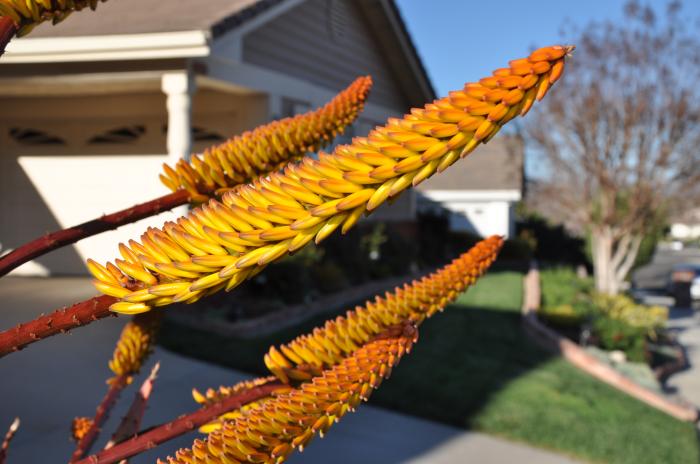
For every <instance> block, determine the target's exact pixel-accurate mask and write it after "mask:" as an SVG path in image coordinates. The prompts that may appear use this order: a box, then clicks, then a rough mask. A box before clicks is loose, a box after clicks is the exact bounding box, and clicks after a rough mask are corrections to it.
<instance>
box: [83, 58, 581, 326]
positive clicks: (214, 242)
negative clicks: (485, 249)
mask: <svg viewBox="0 0 700 464" xmlns="http://www.w3.org/2000/svg"><path fill="white" fill-rule="evenodd" d="M572 49H573V47H563V46H554V47H547V48H542V49H539V50H536V51H535V52H533V53H532V54H531V55H530V56H529V57H528V58H524V59H520V60H515V61H511V63H510V67H508V68H503V69H499V70H496V71H495V72H494V74H493V76H491V77H487V78H484V79H481V80H480V81H479V82H478V83H472V84H467V85H465V87H464V90H461V91H457V92H452V93H450V95H449V96H448V97H446V98H443V99H441V100H437V101H435V102H434V103H432V104H428V105H426V106H425V108H423V109H414V110H412V111H411V114H409V115H406V116H405V117H404V118H403V119H390V120H389V123H388V124H387V125H386V126H384V127H379V128H377V129H375V130H373V131H372V132H370V134H369V135H368V136H367V137H360V138H356V139H354V140H353V143H352V144H350V145H343V146H339V147H337V148H336V149H335V151H334V153H333V154H332V155H328V154H321V156H320V159H318V160H315V159H313V158H310V157H307V158H304V159H303V160H302V162H300V163H298V164H294V165H288V166H287V167H286V168H285V169H284V171H283V172H276V173H273V174H270V175H269V176H267V177H261V178H259V179H257V180H255V181H254V182H252V183H251V184H247V185H243V186H239V187H237V188H236V189H235V190H233V191H230V192H228V193H226V194H225V195H224V196H223V198H222V202H218V201H215V200H211V201H210V202H208V203H207V204H205V205H203V206H201V207H200V208H196V209H194V210H193V211H192V212H191V213H190V214H189V215H188V216H187V217H183V218H180V219H179V220H178V222H177V223H173V222H168V223H166V224H165V225H164V227H163V228H162V229H149V230H148V231H147V232H146V233H145V234H144V235H142V236H141V243H138V242H135V241H130V242H129V246H128V247H127V246H125V245H122V246H120V251H121V254H122V257H123V259H118V260H116V261H115V265H116V266H115V265H111V264H110V265H108V266H107V267H103V266H101V265H99V264H97V263H95V262H94V261H89V262H88V267H89V269H90V270H91V271H92V272H93V274H94V275H95V277H96V278H97V280H98V283H97V286H98V289H99V290H100V291H102V292H103V293H106V294H108V295H112V296H115V297H117V298H120V299H121V301H119V302H117V303H115V304H113V305H112V307H111V309H112V310H113V311H116V312H121V313H127V314H136V313H141V312H145V311H149V310H151V309H152V308H153V307H155V306H162V305H167V304H171V303H175V302H187V303H191V302H194V301H197V300H198V299H200V298H202V297H204V296H206V295H209V294H211V293H214V292H217V291H219V290H222V289H226V290H230V289H232V288H234V287H236V286H237V285H239V284H240V283H241V282H243V281H245V280H246V279H248V278H250V277H252V276H254V275H256V274H257V273H259V272H260V271H262V270H263V269H264V267H265V266H267V265H268V264H269V263H271V262H273V261H276V260H277V259H279V258H281V257H283V256H285V255H286V254H287V253H290V252H293V251H296V250H298V249H300V248H301V247H303V246H304V245H306V244H307V243H309V242H310V241H311V240H315V241H316V243H318V242H320V241H322V240H323V239H325V238H326V237H327V236H328V235H330V234H331V233H332V232H333V231H335V230H336V229H338V228H340V229H341V230H342V231H343V232H345V231H347V230H348V229H350V228H351V227H352V226H353V225H355V223H356V222H357V221H358V220H359V218H360V216H361V215H362V214H365V213H369V212H371V211H373V210H374V209H376V208H377V207H378V206H379V205H381V204H382V203H384V202H385V201H386V200H387V199H389V198H390V197H393V196H396V195H398V194H400V193H401V192H403V191H404V190H405V189H407V188H408V187H410V186H411V185H414V186H415V185H417V184H418V183H420V182H421V181H423V180H425V179H426V178H428V177H430V176H431V175H433V174H434V173H435V172H440V171H442V170H444V169H446V168H447V167H449V166H450V165H451V164H452V163H454V162H455V161H456V160H458V159H459V158H460V157H464V156H466V155H467V154H469V153H471V152H472V151H473V150H474V148H476V146H477V145H479V143H481V142H485V141H487V140H489V139H490V138H491V137H493V136H494V135H495V134H496V132H498V130H499V129H500V127H501V126H502V125H503V124H505V123H506V122H508V121H510V120H511V119H512V118H514V117H515V116H517V115H523V114H525V113H527V111H529V109H530V108H531V107H532V104H533V102H534V101H535V100H539V99H541V98H543V97H544V96H545V94H546V93H547V91H548V90H549V88H550V86H551V85H552V84H553V83H554V82H556V80H557V79H558V78H559V77H560V76H561V74H562V71H563V66H564V60H565V58H566V55H567V54H568V53H569V52H570V51H571V50H572ZM115 270H116V273H113V272H112V271H115ZM128 279H131V280H132V281H134V283H135V284H136V285H139V286H140V287H141V289H139V290H135V291H130V290H127V289H125V288H124V287H123V285H122V282H124V280H128Z"/></svg>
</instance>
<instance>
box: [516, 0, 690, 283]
mask: <svg viewBox="0 0 700 464" xmlns="http://www.w3.org/2000/svg"><path fill="white" fill-rule="evenodd" d="M575 34H576V35H578V38H577V39H574V40H572V42H573V43H576V44H577V53H576V57H575V59H574V60H571V62H570V63H569V66H574V67H575V68H576V71H575V72H569V73H567V78H566V79H564V80H563V81H564V82H562V84H563V88H561V89H559V90H560V91H559V92H556V93H555V94H554V95H552V97H551V98H550V99H549V100H548V101H547V103H546V104H547V105H548V108H546V109H544V110H541V111H538V112H537V113H536V115H533V116H534V117H533V118H532V119H531V120H530V121H529V123H528V124H526V126H525V133H526V134H527V135H528V136H529V140H530V141H532V142H534V144H533V145H534V147H535V148H536V149H537V150H538V151H539V152H540V153H541V154H542V155H544V159H545V160H547V161H548V162H547V171H548V172H546V173H538V174H539V175H540V176H541V178H540V179H539V180H538V185H539V188H538V189H537V191H538V193H539V195H540V196H541V201H540V203H545V204H546V206H547V208H548V209H549V212H550V213H553V214H554V215H555V216H556V219H558V220H560V221H562V222H564V223H566V224H567V225H569V226H570V227H573V228H575V229H577V230H578V231H580V232H582V233H587V234H589V237H590V239H591V254H592V259H593V267H594V275H595V283H596V288H597V290H598V291H601V292H605V293H610V294H615V293H618V292H619V290H620V288H621V284H622V283H623V282H624V279H625V278H626V276H627V274H628V273H629V271H630V269H631V267H632V265H633V264H634V261H635V258H636V256H637V253H638V251H639V246H640V243H641V241H642V238H643V237H644V235H645V234H647V233H649V232H650V230H652V228H654V227H657V225H658V223H659V221H663V220H665V218H666V216H667V214H668V213H669V212H671V211H672V210H674V209H677V208H681V209H682V208H688V207H690V206H692V204H691V202H692V201H693V200H694V199H697V196H696V195H695V194H696V193H697V190H698V188H697V186H696V183H697V181H698V179H700V163H699V161H700V124H698V123H699V119H700V86H698V82H700V80H699V79H698V78H699V77H700V40H699V39H698V35H697V34H696V31H693V30H691V29H690V25H689V20H687V19H686V18H684V17H683V15H682V5H681V4H680V2H669V3H668V4H667V6H666V11H665V12H664V13H663V14H659V13H658V12H657V11H654V10H653V9H651V8H649V7H645V6H642V5H640V3H638V2H637V1H630V2H628V3H627V4H626V5H625V20H624V21H622V22H619V23H615V24H613V23H610V22H605V23H593V24H591V25H589V26H588V27H587V28H585V29H584V30H582V31H576V32H575ZM696 204H697V203H696Z"/></svg>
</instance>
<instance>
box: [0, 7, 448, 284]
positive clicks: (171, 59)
mask: <svg viewBox="0 0 700 464" xmlns="http://www.w3.org/2000/svg"><path fill="white" fill-rule="evenodd" d="M365 74H371V75H372V76H373V79H374V83H375V84H374V88H373V90H372V93H371V97H370V99H369V102H368V104H367V106H366V108H365V110H364V112H363V113H362V115H361V116H360V119H359V120H358V121H357V123H356V124H355V125H354V126H353V128H352V129H350V130H349V131H348V132H346V135H345V136H344V140H348V139H349V137H351V136H352V135H363V134H365V133H366V132H368V131H369V130H370V129H371V128H372V127H374V126H376V125H379V124H382V123H383V122H384V121H385V120H386V119H387V118H388V117H390V116H397V115H401V114H403V113H405V112H406V111H407V110H408V109H409V108H410V107H411V106H417V105H423V104H424V102H426V101H430V100H432V99H434V98H435V95H434V92H433V89H432V86H431V84H430V81H429V79H428V77H427V74H426V72H425V70H424V69H423V66H422V64H421V61H420V59H419V57H418V55H417V53H416V50H415V49H414V47H413V45H412V43H411V39H410V37H409V35H408V33H407V31H406V29H405V27H404V24H403V21H402V19H401V16H400V14H399V12H398V10H397V8H396V6H395V5H394V3H393V1H391V0H358V1H353V0H261V1H255V0H206V1H190V2H164V1H157V0H114V1H109V2H107V3H104V4H100V6H99V8H98V9H97V11H96V12H94V13H93V12H88V11H86V12H82V13H79V14H74V15H72V16H71V17H70V18H68V19H67V20H66V21H64V22H62V23H60V24H59V25H57V26H51V25H50V24H44V25H41V26H39V27H38V28H37V29H36V30H35V31H33V32H32V34H30V35H29V37H27V38H23V39H16V40H13V41H12V42H11V43H10V45H9V46H8V48H7V52H6V53H5V55H4V56H3V57H2V58H0V108H2V111H0V211H2V214H3V220H2V221H0V253H2V252H3V251H8V250H10V249H12V248H14V247H16V246H18V245H20V244H22V243H24V242H25V241H27V240H29V239H32V238H35V237H37V236H39V235H41V234H43V233H45V232H47V231H52V230H56V229H59V228H63V227H67V226H72V225H75V224H78V223H81V222H83V221H85V220H89V219H92V218H94V217H96V216H99V215H101V214H103V213H109V212H113V211H117V210H120V209H123V208H126V207H129V206H131V205H133V204H136V203H140V202H143V201H147V200H150V199H152V198H155V197H158V196H160V195H163V194H164V193H167V190H166V189H165V187H163V186H162V185H160V182H159V181H158V174H159V172H160V170H161V164H162V163H163V162H170V163H174V162H175V161H176V160H177V159H179V158H182V157H187V156H189V154H190V153H191V151H192V150H194V151H200V150H202V149H203V148H204V147H206V146H208V145H211V144H213V143H216V142H218V141H221V140H223V139H225V138H227V137H229V136H231V135H234V134H237V133H241V132H243V131H245V130H247V129H250V128H253V127H255V126H257V125H259V124H262V123H265V122H267V121H270V120H272V119H275V118H279V117H284V116H288V115H292V114H295V113H298V112H300V111H306V110H307V109H309V108H312V107H318V106H320V105H322V104H324V103H325V102H326V101H328V100H329V99H330V98H332V96H333V95H334V94H335V93H336V92H337V91H339V90H341V89H342V88H344V87H345V86H346V85H347V84H349V83H350V82H351V81H352V80H353V79H354V78H355V77H356V76H359V75H365ZM413 205H414V201H413V199H412V197H411V196H407V197H406V198H402V199H401V200H399V202H397V204H396V205H395V206H394V207H393V208H392V209H386V210H385V211H383V212H378V214H380V215H381V214H384V215H385V217H386V218H388V219H391V218H396V217H400V218H401V217H408V216H411V215H412V214H413V210H414V206H413ZM182 212H183V210H182V209H180V210H178V211H173V212H169V213H164V214H161V215H159V216H157V217H154V218H149V219H146V220H143V221H140V222H138V223H135V224H132V225H129V226H125V227H122V228H120V229H119V230H116V231H112V232H108V233H104V234H101V235H98V236H95V237H91V238H89V239H86V240H84V241H81V242H79V243H77V244H76V245H75V246H72V247H66V248H64V249H61V250H57V251H55V252H52V253H50V254H48V255H45V256H42V257H39V258H37V259H36V260H35V261H33V262H31V263H27V264H26V265H24V266H22V267H21V268H20V269H18V270H17V271H16V272H19V273H24V274H37V275H48V274H83V273H85V268H84V264H83V263H84V260H85V259H86V258H88V257H91V258H93V259H96V260H98V261H106V260H108V259H112V258H114V257H115V255H116V253H117V249H116V243H118V242H121V241H126V240H128V239H130V238H136V237H138V236H139V235H140V234H141V233H142V232H143V230H144V229H145V228H146V227H147V226H149V225H154V226H160V225H162V224H163V222H164V221H165V220H168V219H173V218H175V217H176V216H178V215H180V214H182Z"/></svg>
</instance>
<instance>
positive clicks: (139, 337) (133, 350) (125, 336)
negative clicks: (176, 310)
mask: <svg viewBox="0 0 700 464" xmlns="http://www.w3.org/2000/svg"><path fill="white" fill-rule="evenodd" d="M161 316H162V313H161V312H150V313H147V314H137V315H136V316H134V317H133V318H132V320H131V321H129V322H128V323H127V324H126V325H125V326H124V328H123V329H122V332H121V335H120V336H119V340H118V341H117V344H116V347H115V348H114V354H113V355H112V359H111V360H110V361H109V368H110V370H111V371H112V372H114V374H115V375H116V376H117V377H124V378H125V380H126V382H127V383H131V380H132V377H133V376H134V375H135V374H138V372H139V371H140V370H141V367H142V366H143V364H144V362H145V361H146V358H147V357H148V355H150V354H151V352H152V351H153V348H154V346H155V342H156V334H157V332H158V329H159V328H160V323H161ZM111 381H114V378H113V379H110V382H111Z"/></svg>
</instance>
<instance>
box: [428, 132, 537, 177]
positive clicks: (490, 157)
mask: <svg viewBox="0 0 700 464" xmlns="http://www.w3.org/2000/svg"><path fill="white" fill-rule="evenodd" d="M523 157H524V156H523V143H522V140H521V139H520V138H518V137H513V136H506V135H500V136H497V137H496V138H494V139H493V140H492V141H490V142H489V143H488V144H486V145H482V146H480V147H479V148H477V149H476V150H474V152H473V153H472V154H470V155H469V156H468V157H467V158H466V159H463V160H459V161H457V162H456V163H455V164H454V165H453V166H451V167H450V169H447V170H445V171H443V172H442V173H441V174H440V175H435V176H433V177H431V178H430V179H428V180H426V181H425V182H423V183H422V184H420V185H419V186H418V189H419V190H423V191H426V190H514V189H515V190H521V189H522V187H523Z"/></svg>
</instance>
